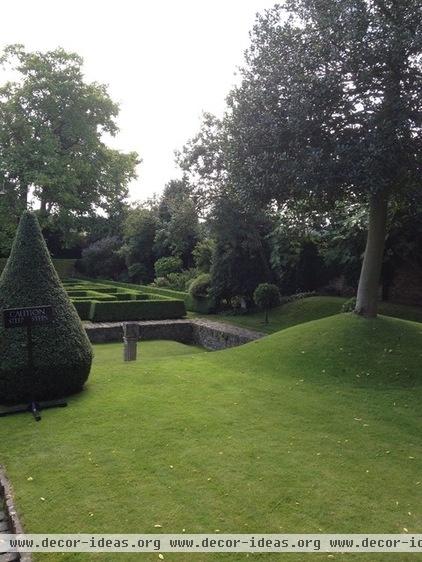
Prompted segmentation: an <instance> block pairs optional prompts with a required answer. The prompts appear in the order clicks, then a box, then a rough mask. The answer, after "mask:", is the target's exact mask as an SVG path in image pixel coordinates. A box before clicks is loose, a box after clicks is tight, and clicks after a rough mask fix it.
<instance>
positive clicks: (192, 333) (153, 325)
mask: <svg viewBox="0 0 422 562" xmlns="http://www.w3.org/2000/svg"><path fill="white" fill-rule="evenodd" d="M137 324H139V339H140V340H174V341H178V342H180V343H185V344H196V345H200V346H202V347H204V348H205V349H209V350H211V351H216V350H218V349H226V348H228V347H236V346H238V345H242V344H244V343H248V342H250V341H253V340H256V339H258V338H261V337H262V336H264V335H265V334H262V333H261V332H254V331H252V330H247V329H245V328H238V327H236V326H230V325H228V324H223V323H222V322H213V321H210V320H203V319H198V320H196V319H194V320H148V321H142V322H137ZM84 326H85V329H86V332H87V334H88V337H89V339H90V341H91V343H111V342H121V341H122V340H123V327H122V323H121V322H102V323H92V322H86V323H85V324H84Z"/></svg>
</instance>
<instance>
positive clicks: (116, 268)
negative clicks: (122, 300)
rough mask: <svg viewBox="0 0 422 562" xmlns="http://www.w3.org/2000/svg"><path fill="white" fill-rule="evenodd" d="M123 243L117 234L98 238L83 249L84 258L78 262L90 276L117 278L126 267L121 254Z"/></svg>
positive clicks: (81, 268)
mask: <svg viewBox="0 0 422 562" xmlns="http://www.w3.org/2000/svg"><path fill="white" fill-rule="evenodd" d="M121 245H122V244H121V241H120V239H119V238H118V237H117V236H108V237H106V238H102V239H101V240H97V241H96V242H94V243H93V244H91V245H90V246H88V248H85V249H84V250H82V259H81V260H79V262H78V268H79V269H80V270H81V271H82V272H83V273H85V274H86V275H89V276H90V277H110V278H111V279H117V278H118V277H119V275H120V274H121V272H122V271H123V270H124V269H125V262H124V259H123V258H122V256H121V255H120V249H121Z"/></svg>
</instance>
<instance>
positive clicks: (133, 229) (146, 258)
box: [122, 206, 158, 283]
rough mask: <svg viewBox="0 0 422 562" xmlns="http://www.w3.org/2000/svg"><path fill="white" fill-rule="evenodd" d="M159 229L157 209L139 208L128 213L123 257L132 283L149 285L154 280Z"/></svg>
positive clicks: (124, 228)
mask: <svg viewBox="0 0 422 562" xmlns="http://www.w3.org/2000/svg"><path fill="white" fill-rule="evenodd" d="M157 229H158V217H157V211H156V209H151V208H147V207H146V206H138V207H135V208H132V209H130V210H129V211H128V214H127V217H126V220H125V223H124V227H123V239H124V245H123V248H122V255H123V256H124V258H125V261H126V265H127V266H128V272H129V278H130V279H131V280H132V281H137V282H140V283H149V282H151V281H152V280H153V279H154V261H155V259H156V255H155V252H154V244H155V238H156V235H157Z"/></svg>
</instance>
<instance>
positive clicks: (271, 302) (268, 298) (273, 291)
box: [253, 283, 280, 323]
mask: <svg viewBox="0 0 422 562" xmlns="http://www.w3.org/2000/svg"><path fill="white" fill-rule="evenodd" d="M253 300H254V302H255V304H256V305H257V306H259V308H262V309H263V310H264V311H265V322H266V323H268V311H269V309H270V308H274V307H275V306H278V305H279V304H280V291H279V288H278V287H277V285H273V284H271V283H261V284H260V285H258V287H257V288H256V289H255V291H254V294H253Z"/></svg>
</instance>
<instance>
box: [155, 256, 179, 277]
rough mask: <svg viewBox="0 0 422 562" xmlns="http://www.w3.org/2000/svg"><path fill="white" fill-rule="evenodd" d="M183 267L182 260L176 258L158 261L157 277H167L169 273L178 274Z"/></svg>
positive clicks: (156, 265)
mask: <svg viewBox="0 0 422 562" xmlns="http://www.w3.org/2000/svg"><path fill="white" fill-rule="evenodd" d="M182 267H183V264H182V260H181V259H180V258H177V257H175V256H168V257H166V258H160V259H158V260H157V261H156V262H155V264H154V270H155V276H156V277H166V276H167V275H168V274H169V273H177V272H178V271H181V269H182Z"/></svg>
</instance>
